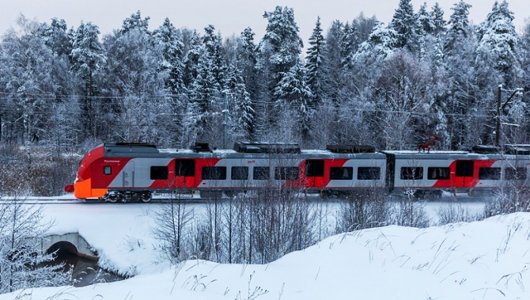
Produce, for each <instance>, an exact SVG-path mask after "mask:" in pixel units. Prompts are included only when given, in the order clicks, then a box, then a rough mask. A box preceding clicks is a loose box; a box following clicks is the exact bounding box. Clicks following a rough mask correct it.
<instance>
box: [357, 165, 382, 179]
mask: <svg viewBox="0 0 530 300" xmlns="http://www.w3.org/2000/svg"><path fill="white" fill-rule="evenodd" d="M379 178H381V168H379V167H359V169H357V179H358V180H378V179H379Z"/></svg>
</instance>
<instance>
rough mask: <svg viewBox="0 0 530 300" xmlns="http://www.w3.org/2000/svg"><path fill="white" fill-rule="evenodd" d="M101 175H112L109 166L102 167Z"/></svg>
mask: <svg viewBox="0 0 530 300" xmlns="http://www.w3.org/2000/svg"><path fill="white" fill-rule="evenodd" d="M103 174H105V175H111V174H112V167H111V166H105V167H103Z"/></svg>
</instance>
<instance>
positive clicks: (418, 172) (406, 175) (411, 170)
mask: <svg viewBox="0 0 530 300" xmlns="http://www.w3.org/2000/svg"><path fill="white" fill-rule="evenodd" d="M401 179H403V180H418V179H423V168H422V167H401Z"/></svg>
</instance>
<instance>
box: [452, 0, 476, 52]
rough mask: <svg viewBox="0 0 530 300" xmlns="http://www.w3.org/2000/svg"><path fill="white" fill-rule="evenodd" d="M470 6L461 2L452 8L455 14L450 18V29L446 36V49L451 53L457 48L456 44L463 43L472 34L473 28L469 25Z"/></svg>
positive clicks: (461, 0) (462, 0)
mask: <svg viewBox="0 0 530 300" xmlns="http://www.w3.org/2000/svg"><path fill="white" fill-rule="evenodd" d="M470 8H471V5H470V4H467V3H466V2H464V0H460V1H459V2H458V3H455V5H453V7H452V8H451V9H452V10H453V13H452V14H451V16H450V17H449V23H448V25H449V28H448V30H447V34H446V48H448V50H449V51H451V50H452V49H454V48H455V47H457V45H455V44H456V43H460V42H462V40H463V39H465V38H467V37H468V36H469V35H471V34H472V28H471V26H470V25H469V9H470Z"/></svg>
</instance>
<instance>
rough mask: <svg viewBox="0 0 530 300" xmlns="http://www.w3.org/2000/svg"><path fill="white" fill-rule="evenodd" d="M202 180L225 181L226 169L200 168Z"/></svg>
mask: <svg viewBox="0 0 530 300" xmlns="http://www.w3.org/2000/svg"><path fill="white" fill-rule="evenodd" d="M202 179H210V180H225V179H226V167H202Z"/></svg>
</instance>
